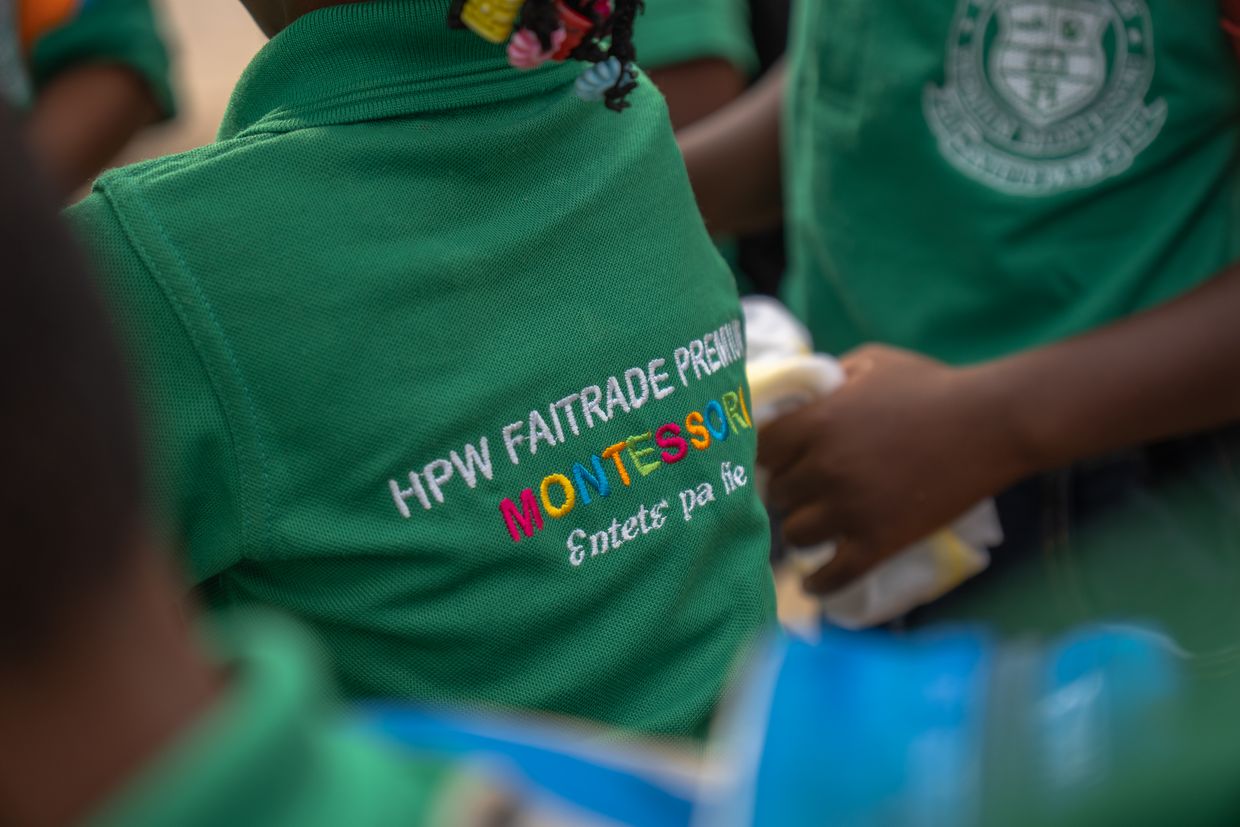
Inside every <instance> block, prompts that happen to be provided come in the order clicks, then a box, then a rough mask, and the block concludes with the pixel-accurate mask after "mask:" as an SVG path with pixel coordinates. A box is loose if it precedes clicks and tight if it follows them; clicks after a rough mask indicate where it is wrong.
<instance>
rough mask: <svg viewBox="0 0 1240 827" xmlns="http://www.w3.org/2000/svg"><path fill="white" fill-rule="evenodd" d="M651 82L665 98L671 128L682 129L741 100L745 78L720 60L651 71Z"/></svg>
mask: <svg viewBox="0 0 1240 827" xmlns="http://www.w3.org/2000/svg"><path fill="white" fill-rule="evenodd" d="M650 79H651V80H652V81H654V85H655V86H657V87H659V91H660V92H662V93H663V97H665V98H667V109H668V112H669V113H670V114H671V116H672V128H673V129H682V128H684V127H686V126H688V125H690V124H693V123H696V122H697V121H700V120H701V119H702V118H704V117H706V116H707V115H710V114H711V113H712V112H717V111H718V110H719V109H721V108H723V107H724V106H726V105H728V104H729V103H731V102H732V101H733V100H735V99H736V98H738V97H740V96H741V94H743V93H744V91H745V75H744V74H743V73H742V72H741V71H740V69H738V68H737V67H736V66H734V65H733V64H731V63H729V62H728V61H726V60H722V59H719V58H704V59H701V60H690V61H686V62H684V63H675V64H672V65H670V66H661V67H659V68H657V69H651V70H650Z"/></svg>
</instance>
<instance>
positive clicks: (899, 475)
mask: <svg viewBox="0 0 1240 827" xmlns="http://www.w3.org/2000/svg"><path fill="white" fill-rule="evenodd" d="M1238 314H1240V268H1234V269H1232V270H1230V271H1228V272H1226V273H1224V274H1223V275H1221V276H1219V277H1217V278H1215V279H1214V280H1212V281H1211V282H1209V283H1207V284H1206V285H1204V286H1202V287H1200V288H1198V289H1197V290H1195V291H1193V292H1192V293H1190V294H1188V295H1187V296H1184V297H1182V298H1180V299H1178V300H1176V301H1173V302H1170V303H1168V304H1166V305H1164V306H1162V307H1159V308H1156V309H1154V310H1151V311H1148V312H1146V313H1142V314H1140V315H1137V316H1134V317H1132V318H1129V319H1126V320H1123V321H1120V322H1117V323H1115V324H1112V325H1109V326H1107V327H1105V328H1102V329H1099V330H1096V331H1093V332H1091V333H1088V334H1085V335H1083V336H1080V337H1077V338H1075V339H1071V340H1068V341H1065V342H1062V343H1059V344H1056V345H1052V346H1048V347H1043V348H1038V349H1035V350H1031V351H1028V352H1025V353H1022V354H1018V355H1016V356H1012V357H1008V358H1005V359H1000V360H997V361H994V362H990V363H987V364H983V365H979V366H976V367H970V368H951V367H948V366H946V365H943V364H941V363H939V362H936V361H934V360H931V359H927V358H925V357H922V356H918V355H916V354H913V353H909V352H907V351H903V350H898V349H894V348H888V347H867V348H862V349H861V350H859V351H857V352H854V353H853V354H851V355H849V356H848V357H847V358H846V359H845V367H846V370H847V371H848V373H849V380H848V381H847V382H846V383H845V385H844V387H843V388H841V389H840V390H839V391H837V392H836V393H835V394H832V395H831V396H828V397H826V398H824V399H822V400H821V401H820V402H818V403H815V404H814V405H812V406H810V407H807V408H804V409H802V410H800V411H797V412H796V413H794V414H792V415H790V416H788V417H785V418H784V419H782V420H779V421H777V422H775V423H773V424H772V425H770V426H768V427H767V428H766V429H764V430H763V432H762V434H761V438H760V440H759V453H760V457H761V459H762V461H763V463H764V464H765V465H766V466H767V467H768V468H769V469H770V470H771V471H772V478H771V487H770V492H771V499H772V502H773V503H774V504H775V506H776V507H777V508H779V509H780V510H781V511H782V512H783V513H784V514H786V515H787V520H786V522H785V535H786V537H787V539H788V541H789V542H790V543H793V544H795V545H811V544H814V543H819V542H822V541H825V540H829V539H833V538H834V539H838V540H839V541H840V543H839V553H838V554H837V557H836V559H835V560H834V561H833V562H832V563H831V565H829V566H827V567H826V568H825V569H823V570H822V571H821V572H819V573H817V574H815V575H813V576H811V577H810V578H809V580H808V581H807V584H806V585H807V586H808V587H809V588H811V589H814V590H816V591H821V592H829V591H833V590H835V589H837V588H839V587H840V586H841V585H843V584H846V583H848V582H850V581H851V580H853V579H855V578H856V577H858V576H860V575H861V574H862V573H864V572H865V571H867V570H868V569H869V568H871V567H872V566H874V565H875V564H876V563H877V562H879V561H881V560H882V559H884V558H885V557H886V556H888V555H890V554H892V553H894V552H896V551H898V550H899V549H901V548H903V547H904V546H906V545H908V544H909V543H911V542H914V541H916V540H917V539H918V538H920V537H923V536H925V535H927V534H929V533H930V532H932V531H934V530H935V529H937V528H939V527H941V526H943V525H946V524H948V523H949V522H951V521H952V520H953V519H954V518H956V517H957V516H959V515H960V514H961V513H963V512H964V511H965V510H967V509H968V508H969V506H970V505H972V504H973V503H975V502H977V501H978V500H980V499H983V498H984V497H987V496H990V495H993V494H995V493H996V492H998V491H1000V490H1001V489H1003V488H1004V487H1006V486H1008V485H1010V484H1012V483H1013V482H1016V481H1017V480H1019V479H1022V478H1024V477H1026V476H1029V475H1031V474H1034V473H1037V472H1039V471H1043V470H1047V469H1051V468H1056V467H1061V466H1063V465H1066V464H1068V463H1071V462H1073V461H1075V460H1078V459H1082V458H1086V457H1089V456H1092V455H1097V454H1102V453H1105V452H1108V451H1112V450H1116V449H1119V448H1122V447H1125V446H1129V445H1136V444H1141V443H1146V442H1152V441H1156V440H1159V439H1163V438H1168V437H1173V436H1177V435H1183V434H1188V433H1191V432H1194V431H1199V430H1203V429H1208V428H1213V427H1217V426H1221V425H1223V424H1225V423H1227V422H1230V421H1232V420H1235V419H1238V418H1240V359H1238V358H1237V354H1240V325H1237V324H1236V317H1237V315H1238Z"/></svg>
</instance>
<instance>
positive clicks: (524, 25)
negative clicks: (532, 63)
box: [448, 0, 646, 112]
mask: <svg viewBox="0 0 1240 827" xmlns="http://www.w3.org/2000/svg"><path fill="white" fill-rule="evenodd" d="M470 2H471V0H453V3H452V8H451V11H450V12H449V15H448V24H449V25H450V26H452V27H453V28H465V26H466V24H465V23H463V22H462V19H461V15H462V10H463V9H464V7H465V6H466V5H467V4H468V3H470ZM645 5H646V4H645V2H644V0H525V2H524V3H523V4H522V6H521V13H520V21H519V27H520V29H522V30H527V31H528V32H530V33H531V34H532V35H534V36H535V37H536V38H537V39H538V44H539V45H540V46H541V48H542V50H543V52H545V53H546V54H548V55H550V54H551V53H552V52H553V51H555V50H556V48H557V41H556V35H557V33H559V37H560V38H563V37H564V34H563V30H564V24H565V20H564V16H565V14H566V13H567V14H569V15H575V16H576V17H577V18H578V19H579V20H583V21H588V27H589V30H588V31H587V32H585V33H584V36H582V37H581V39H580V42H578V43H576V45H574V46H573V47H572V49H571V50H570V51H568V52H567V53H566V54H557V55H556V57H555V59H556V60H561V59H565V58H569V57H571V58H572V59H574V60H580V61H584V62H587V63H591V64H594V65H595V66H598V65H599V64H608V65H609V66H610V67H611V68H612V70H613V71H612V73H611V75H614V79H612V77H611V75H605V77H606V78H607V81H605V82H607V83H609V85H608V86H607V88H606V89H605V91H602V92H601V96H602V99H603V101H604V103H605V104H606V106H607V108H608V109H611V110H613V111H615V112H622V111H624V109H625V108H626V107H628V105H629V103H628V100H627V98H628V96H629V93H630V92H632V91H633V90H634V89H635V88H636V87H637V81H636V78H635V74H634V70H633V64H634V61H635V60H636V58H637V50H636V48H634V46H633V27H634V25H635V23H636V21H637V16H638V15H639V14H641V12H642V11H643V10H644V9H645ZM527 37H528V35H527Z"/></svg>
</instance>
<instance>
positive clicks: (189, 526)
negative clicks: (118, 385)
mask: <svg viewBox="0 0 1240 827" xmlns="http://www.w3.org/2000/svg"><path fill="white" fill-rule="evenodd" d="M65 216H66V218H67V220H68V222H69V224H70V227H71V229H72V230H73V231H74V233H75V234H76V236H77V237H78V239H79V240H80V241H81V242H82V244H83V245H84V247H85V249H86V252H87V255H88V257H89V261H90V262H91V266H92V269H93V271H94V273H95V276H96V279H97V281H98V283H99V284H100V285H101V287H102V293H103V294H104V297H105V299H106V300H107V302H108V305H109V308H110V310H111V313H112V319H113V323H114V324H115V326H116V329H117V334H118V335H119V336H120V338H121V340H122V342H123V344H124V345H125V352H126V354H127V356H128V362H129V368H130V376H131V381H132V382H133V385H134V391H135V396H136V398H137V400H138V403H139V409H140V411H141V412H142V415H143V426H144V430H145V434H146V440H145V445H146V453H147V468H148V473H147V488H148V497H149V499H150V506H151V509H152V511H153V513H154V516H155V518H156V519H157V520H158V522H159V524H160V525H161V526H163V527H164V528H165V529H166V531H167V534H168V535H169V539H170V541H171V544H172V545H173V546H174V547H176V548H179V549H181V550H182V552H183V556H185V557H187V558H188V559H186V560H184V561H183V564H184V566H183V567H184V568H185V569H186V570H187V573H188V574H189V575H190V576H191V578H192V580H193V581H194V582H195V583H203V582H205V581H207V580H209V579H210V578H212V577H214V576H216V575H218V574H220V573H222V572H223V571H225V570H226V569H228V568H229V567H230V566H232V565H234V564H235V563H237V562H239V561H240V559H241V554H242V551H241V549H242V548H243V545H244V540H243V530H242V518H241V516H240V515H241V506H240V498H239V495H238V491H239V483H238V480H239V477H240V475H239V472H238V470H237V469H238V463H237V462H236V460H235V456H234V453H233V450H232V438H231V431H230V428H229V423H228V421H227V417H226V415H225V412H224V408H223V406H222V405H221V404H220V402H219V397H218V395H217V394H216V392H215V388H214V385H213V383H212V382H211V379H210V375H209V373H208V371H207V369H206V367H205V366H204V364H203V360H202V359H201V358H200V356H199V352H198V350H197V349H196V348H195V347H194V344H193V341H192V340H191V338H190V336H189V335H188V334H187V333H186V331H185V328H184V326H183V325H182V322H181V318H180V316H179V315H178V314H177V312H176V311H175V309H174V308H173V306H172V304H171V303H170V301H169V298H168V296H167V295H166V294H165V292H164V290H163V289H162V287H161V286H160V284H159V282H158V280H157V279H155V278H154V277H153V276H152V274H151V272H150V270H149V269H148V267H147V266H146V264H145V262H144V259H143V257H142V256H141V255H140V254H139V252H138V250H137V249H136V248H135V246H134V244H133V243H132V242H131V240H130V238H129V236H128V235H127V234H126V232H125V230H124V227H123V224H122V222H121V221H120V220H119V219H118V217H117V215H116V213H115V211H114V209H113V208H112V206H111V204H110V203H109V202H108V200H107V198H106V197H105V196H104V195H102V194H101V193H100V192H98V191H96V192H95V193H93V194H92V195H90V196H89V197H88V198H87V199H85V200H84V201H82V202H81V203H79V204H77V205H75V206H73V207H70V208H69V209H68V211H67V212H66V213H65Z"/></svg>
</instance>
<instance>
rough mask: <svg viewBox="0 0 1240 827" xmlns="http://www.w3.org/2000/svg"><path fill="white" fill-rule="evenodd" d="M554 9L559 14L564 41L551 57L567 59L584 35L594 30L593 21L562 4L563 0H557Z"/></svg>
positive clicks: (583, 38)
mask: <svg viewBox="0 0 1240 827" xmlns="http://www.w3.org/2000/svg"><path fill="white" fill-rule="evenodd" d="M555 9H556V13H557V14H558V15H559V16H560V26H561V27H562V28H563V29H564V32H565V37H564V42H563V43H562V44H560V48H558V49H556V50H555V54H553V55H552V56H551V59H552V60H568V58H569V57H570V56H571V55H572V53H573V51H574V50H575V49H576V48H577V47H578V46H580V45H581V42H582V41H583V40H585V39H586V36H587V35H589V34H590V32H592V31H594V21H593V20H591V19H590V18H588V17H586V16H585V15H584V14H579V13H578V12H575V11H573V10H572V9H570V8H569V7H568V6H567V5H565V4H564V0H558V2H557V3H556V4H555Z"/></svg>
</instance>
